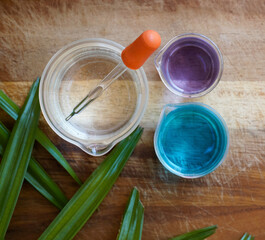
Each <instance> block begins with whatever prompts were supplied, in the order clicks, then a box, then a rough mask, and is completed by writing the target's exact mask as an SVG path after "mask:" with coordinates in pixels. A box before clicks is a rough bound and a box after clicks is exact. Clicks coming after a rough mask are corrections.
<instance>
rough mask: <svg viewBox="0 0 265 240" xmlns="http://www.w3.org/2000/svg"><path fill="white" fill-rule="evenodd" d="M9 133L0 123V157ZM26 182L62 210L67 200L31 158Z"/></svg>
mask: <svg viewBox="0 0 265 240" xmlns="http://www.w3.org/2000/svg"><path fill="white" fill-rule="evenodd" d="M9 135H10V133H9V131H8V129H7V128H6V127H5V126H4V124H3V123H2V122H1V121H0V155H1V156H2V155H3V153H4V150H5V148H6V144H7V141H8V138H9ZM25 178H26V180H27V181H28V182H29V183H30V184H31V185H32V186H33V187H34V188H35V189H36V190H37V191H39V192H40V193H41V194H42V195H43V196H44V197H46V198H47V199H48V200H49V201H50V202H51V203H53V204H54V205H55V206H56V207H58V208H60V209H62V208H63V207H64V206H65V205H66V203H67V202H68V199H67V198H66V196H65V195H64V194H63V192H62V191H61V189H60V188H59V187H58V185H57V184H56V183H55V182H54V181H53V180H52V179H51V178H50V176H49V175H48V173H46V171H45V170H44V169H43V168H42V167H41V165H40V164H39V163H38V162H37V161H36V160H35V159H34V158H33V157H31V159H30V162H29V166H28V169H27V173H26V175H25Z"/></svg>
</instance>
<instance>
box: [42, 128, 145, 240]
mask: <svg viewBox="0 0 265 240" xmlns="http://www.w3.org/2000/svg"><path fill="white" fill-rule="evenodd" d="M142 131H143V130H142V128H140V127H138V128H137V129H136V130H135V131H134V132H133V133H132V134H131V135H130V136H129V137H127V138H126V139H124V140H123V141H121V142H120V143H119V144H118V145H117V146H116V147H115V148H114V149H113V150H112V152H111V153H110V154H109V155H108V157H107V158H106V159H105V160H104V161H103V162H102V163H101V164H100V166H99V167H98V168H97V169H96V170H95V171H94V172H93V173H92V174H91V176H90V177H89V178H88V179H87V180H86V181H85V183H84V184H83V185H82V186H81V187H80V188H79V190H78V191H77V192H76V194H75V195H74V196H73V197H72V199H71V200H70V201H69V202H68V203H67V205H66V206H65V207H64V208H63V210H62V211H61V212H60V213H59V214H58V215H57V217H56V218H55V219H54V220H53V222H52V223H51V224H50V225H49V227H48V228H47V229H46V230H45V232H44V233H43V234H42V235H41V236H40V238H39V240H44V239H45V240H70V239H73V237H74V236H75V235H76V234H77V232H78V231H79V230H80V229H81V228H82V227H83V225H84V224H85V223H86V221H87V220H88V219H89V218H90V216H91V215H92V214H93V213H94V211H95V210H96V209H97V207H98V206H99V204H100V203H101V202H102V201H103V199H104V198H105V196H106V195H107V194H108V192H109V191H110V189H111V188H112V186H113V184H114V183H115V181H116V180H117V178H118V176H119V175H120V173H121V171H122V169H123V167H124V165H125V163H126V162H127V160H128V159H129V157H130V156H131V154H132V152H133V150H134V148H135V146H136V144H137V142H138V141H139V139H140V137H141V134H142Z"/></svg>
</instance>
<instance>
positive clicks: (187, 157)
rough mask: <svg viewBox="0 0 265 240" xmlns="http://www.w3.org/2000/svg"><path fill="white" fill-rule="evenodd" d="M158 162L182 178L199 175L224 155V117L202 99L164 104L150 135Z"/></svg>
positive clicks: (225, 149) (217, 164) (216, 164)
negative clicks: (152, 137) (152, 138)
mask: <svg viewBox="0 0 265 240" xmlns="http://www.w3.org/2000/svg"><path fill="white" fill-rule="evenodd" d="M154 146H155V151H156V154H157V156H158V158H159V160H160V162H161V163H162V164H163V165H164V167H165V168H167V169H168V170H169V171H170V172H172V173H174V174H176V175H178V176H180V177H184V178H197V177H202V176H204V175H206V174H208V173H210V172H212V171H214V170H215V169H216V168H217V167H218V166H219V165H220V164H221V163H222V162H223V160H224V159H225V157H226V155H227V152H228V147H229V133H228V129H227V126H226V123H225V121H224V120H223V118H222V117H221V116H220V114H219V113H217V112H216V111H215V110H214V109H213V108H211V107H209V106H207V105H205V104H202V103H181V104H168V105H165V106H164V108H163V110H162V113H161V116H160V120H159V123H158V125H157V128H156V132H155V137H154Z"/></svg>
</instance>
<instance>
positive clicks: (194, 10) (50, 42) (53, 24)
mask: <svg viewBox="0 0 265 240" xmlns="http://www.w3.org/2000/svg"><path fill="white" fill-rule="evenodd" d="M146 29H154V30H156V31H158V32H159V33H160V34H161V36H162V46H163V45H164V44H165V43H166V42H167V41H168V40H170V39H171V38H172V37H174V36H175V35H179V34H182V33H185V32H196V33H201V34H204V35H206V36H208V37H210V38H211V39H212V40H214V41H215V42H216V43H217V45H218V46H219V47H220V49H221V51H222V53H223V56H224V73H223V77H222V80H221V82H220V83H219V85H218V86H217V87H216V88H215V89H214V90H213V91H212V92H211V93H210V94H208V95H206V96H205V97H201V98H199V99H196V101H200V102H203V103H206V104H209V105H211V106H212V107H213V108H215V109H216V110H217V111H218V112H219V113H220V114H221V115H222V116H223V117H224V119H225V120H226V122H227V125H228V127H229V131H230V137H231V143H230V150H229V154H228V157H227V159H226V160H225V162H224V163H223V164H222V165H221V166H220V167H219V168H218V169H217V170H216V171H215V172H213V173H211V174H209V175H208V176H205V177H203V178H199V179H194V180H188V179H180V178H178V177H176V176H174V175H172V174H170V173H169V172H168V171H166V170H165V169H164V168H163V167H162V165H161V164H160V163H159V161H158V159H157V157H156V155H155V152H154V148H153V135H154V131H155V127H156V124H157V121H158V118H159V115H160V111H161V108H162V106H163V105H164V104H166V103H178V102H183V101H187V100H184V99H182V98H180V97H176V96H175V95H173V94H172V93H170V92H169V91H168V90H167V89H166V88H165V87H164V85H163V84H162V82H161V80H160V78H159V76H158V74H157V72H156V70H155V67H154V64H153V60H154V56H152V57H151V58H150V59H149V60H148V61H147V62H146V64H145V66H144V68H145V71H146V74H147V77H148V81H149V87H150V97H149V104H148V108H147V111H146V113H145V116H144V118H143V120H142V123H141V125H142V126H143V127H144V128H145V131H144V134H143V136H142V138H141V140H140V143H139V144H138V146H137V148H136V150H135V152H134V154H133V156H132V157H131V159H130V160H129V162H128V163H127V165H126V166H125V168H124V170H123V172H122V174H121V176H120V178H119V179H118V181H117V182H116V184H115V186H114V187H113V189H112V190H111V192H110V193H109V194H108V196H107V197H106V199H105V200H104V201H103V203H102V204H101V205H100V207H99V210H98V211H97V212H96V213H95V214H94V215H93V216H92V218H91V219H90V220H89V221H88V222H87V224H86V225H85V226H84V228H83V229H82V230H81V231H80V232H79V233H78V235H77V236H76V238H75V239H78V240H81V239H93V240H101V239H104V240H108V239H109V240H112V239H115V237H116V235H117V232H118V228H119V224H120V220H121V217H122V213H123V211H124V208H125V205H126V201H127V199H128V197H129V194H130V191H131V189H132V187H133V186H137V188H138V189H139V191H140V195H141V200H142V202H143V205H144V206H145V221H144V227H143V240H149V239H150V240H153V239H157V240H158V239H159V240H166V239H168V238H169V237H172V236H174V235H178V234H180V233H183V232H186V231H189V230H192V229H194V228H199V227H204V226H207V225H210V224H218V226H219V229H218V231H217V233H216V234H215V235H214V236H212V237H211V238H210V239H212V240H218V239H226V240H234V239H239V238H240V237H241V236H242V234H243V233H244V232H245V231H248V232H250V233H251V234H253V235H255V236H256V239H257V240H263V239H265V230H264V226H265V225H264V219H265V191H264V190H265V114H264V106H265V2H264V1H262V0H246V1H240V0H238V1H236V0H235V1H228V0H223V1H219V0H209V1H208V0H206V1H203V0H191V1H185V0H183V1H173V0H165V1H161V0H154V1H148V0H144V1H142V0H138V1H118V0H109V1H85V0H84V1H81V0H76V1H70V0H69V1H57V0H53V1H52V0H48V1H34V0H30V1H3V0H2V1H1V2H0V87H1V89H3V90H4V91H5V92H6V93H7V94H8V95H9V96H10V97H11V98H12V99H13V100H14V101H15V102H16V103H18V104H19V105H21V104H22V103H23V101H24V99H25V96H26V94H27V92H28V90H29V87H30V85H31V83H32V81H33V80H34V79H35V78H36V77H37V76H39V75H40V74H41V73H42V71H43V69H44V67H45V65H46V64H47V62H48V60H49V59H50V58H51V57H52V55H53V54H54V53H55V52H56V51H57V50H58V49H60V48H61V47H62V46H64V45H65V44H67V43H70V42H72V41H74V40H78V39H82V38H89V37H103V38H107V39H111V40H114V41H116V42H119V43H121V44H122V45H127V44H128V43H130V41H131V40H132V39H134V38H135V37H136V36H138V35H139V34H140V33H141V32H142V31H144V30H146ZM0 115H1V120H3V122H4V123H5V124H7V125H8V126H9V127H10V128H11V127H12V124H13V121H12V120H11V119H10V118H9V117H8V116H7V115H6V114H5V113H3V112H2V111H1V112H0ZM40 127H41V128H42V129H43V130H44V132H45V133H47V135H48V136H49V137H50V138H51V139H52V140H53V142H54V143H56V145H57V146H58V148H59V149H60V150H61V151H62V153H63V155H64V156H65V157H66V159H67V160H68V161H69V163H70V164H71V166H72V167H73V168H74V169H75V171H76V172H77V173H78V176H79V177H80V178H81V179H82V180H85V179H86V178H87V177H88V176H89V175H90V174H91V173H92V171H93V170H94V169H95V168H96V167H97V166H98V164H99V163H100V162H101V161H102V160H103V157H99V158H95V157H90V156H88V155H87V154H85V153H84V152H82V151H81V150H79V149H78V148H77V147H75V146H73V145H71V144H69V143H67V142H65V141H63V140H62V139H60V138H59V137H58V136H56V135H55V134H54V133H53V132H52V130H51V129H50V128H49V127H48V125H47V123H46V122H45V121H44V119H43V118H42V119H41V123H40ZM34 151H35V153H34V156H35V157H36V158H37V159H38V161H39V162H40V163H41V164H42V165H43V167H44V168H45V169H46V170H47V172H48V173H49V174H50V175H51V176H52V177H53V179H54V180H55V181H56V182H57V183H58V184H59V185H60V187H61V188H62V189H63V190H64V192H65V193H66V195H67V196H68V197H71V196H72V195H73V194H74V192H75V191H76V190H77V189H78V186H77V184H76V183H75V182H74V181H73V180H72V179H71V178H70V177H69V176H68V175H67V174H66V172H65V171H64V170H63V169H62V168H61V167H60V166H59V165H58V164H57V163H56V161H54V159H53V158H52V157H51V156H50V155H49V154H48V153H47V152H46V151H45V150H44V149H42V148H41V146H39V145H38V144H36V146H35V150H34ZM57 214H58V210H57V209H56V208H55V207H53V206H52V205H51V204H50V203H49V202H48V201H47V200H46V199H44V198H43V197H42V196H40V194H39V193H37V192H36V191H35V190H34V189H33V188H32V187H31V186H30V185H29V184H28V183H26V182H25V183H24V185H23V188H22V192H21V194H20V197H19V201H18V205H17V207H16V209H15V213H14V215H13V218H12V221H11V224H10V227H9V231H8V233H7V236H6V239H12V240H16V239H28V240H30V239H37V237H38V236H40V234H41V233H42V232H43V231H44V229H45V228H46V227H47V226H48V225H49V223H50V222H51V221H52V220H53V219H54V217H55V216H56V215H57Z"/></svg>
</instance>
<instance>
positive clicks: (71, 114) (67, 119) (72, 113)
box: [65, 112, 75, 121]
mask: <svg viewBox="0 0 265 240" xmlns="http://www.w3.org/2000/svg"><path fill="white" fill-rule="evenodd" d="M74 115H75V112H71V113H70V115H69V116H68V117H67V118H65V120H66V121H69V120H70V119H71V118H72V116H74Z"/></svg>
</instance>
